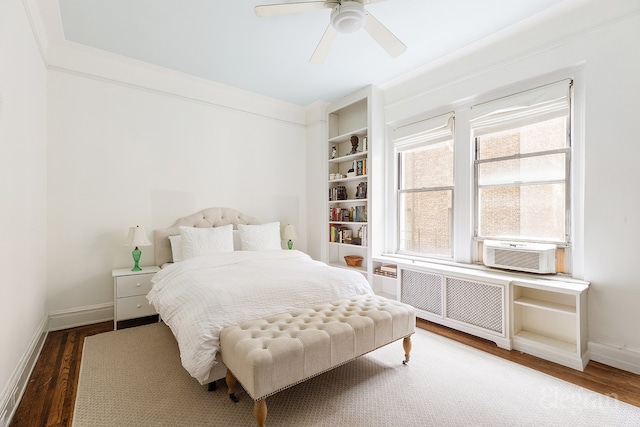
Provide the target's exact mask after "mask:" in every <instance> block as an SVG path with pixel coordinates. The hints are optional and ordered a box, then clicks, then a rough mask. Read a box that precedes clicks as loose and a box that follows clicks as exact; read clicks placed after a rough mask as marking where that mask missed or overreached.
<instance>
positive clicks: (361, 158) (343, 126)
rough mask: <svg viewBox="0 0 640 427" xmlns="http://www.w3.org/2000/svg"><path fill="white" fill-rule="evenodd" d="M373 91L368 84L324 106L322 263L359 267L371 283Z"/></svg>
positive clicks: (377, 136)
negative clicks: (356, 260)
mask: <svg viewBox="0 0 640 427" xmlns="http://www.w3.org/2000/svg"><path fill="white" fill-rule="evenodd" d="M376 92H377V90H376V89H375V88H373V87H369V88H366V89H364V90H361V91H358V92H357V93H355V94H353V95H351V96H349V97H346V98H344V99H342V100H340V101H338V102H336V103H334V104H332V105H330V106H329V107H328V108H327V134H328V135H327V145H326V165H327V167H326V178H325V179H326V182H327V186H326V193H325V201H326V205H325V206H326V214H325V215H326V222H325V230H326V234H325V237H324V241H325V244H324V261H325V262H326V263H328V264H329V265H332V266H336V267H341V268H350V269H355V270H357V271H360V272H361V273H362V274H364V275H365V276H366V277H367V278H368V279H369V281H370V282H371V280H372V277H371V273H372V270H371V236H372V234H373V233H374V231H373V230H372V227H371V224H372V222H371V221H370V219H371V206H372V192H371V183H372V179H371V177H372V175H373V173H374V172H373V169H374V165H373V163H372V156H371V153H372V147H373V146H374V145H375V144H381V143H382V141H381V140H380V138H381V133H378V132H376V128H375V127H374V126H373V125H372V123H373V122H374V118H375V116H376V114H375V112H374V110H375V109H376V108H377V101H376V96H377V93H376ZM378 122H379V123H382V121H380V120H378ZM345 257H360V258H361V259H362V260H361V261H360V262H359V265H349V264H348V263H347V261H346V260H345Z"/></svg>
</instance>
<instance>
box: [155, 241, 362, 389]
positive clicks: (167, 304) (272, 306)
mask: <svg viewBox="0 0 640 427" xmlns="http://www.w3.org/2000/svg"><path fill="white" fill-rule="evenodd" d="M152 282H153V288H152V289H151V291H150V292H149V294H147V299H148V300H149V302H150V303H151V304H153V306H154V307H155V309H156V311H157V312H158V313H160V316H161V317H162V320H163V321H164V322H165V323H166V324H167V325H168V326H169V327H170V328H171V330H172V331H173V334H174V335H175V337H176V340H177V341H178V346H179V348H180V358H181V359H182V365H183V366H184V368H185V369H186V370H187V371H188V372H189V374H191V376H193V377H194V378H195V379H197V380H198V381H199V382H200V383H201V384H204V382H206V380H207V378H208V374H209V371H210V370H211V368H212V367H213V365H214V364H215V363H217V362H216V361H215V356H216V352H217V351H219V344H220V340H219V336H220V331H222V329H224V328H225V327H227V326H232V325H236V324H238V323H242V322H244V321H247V320H253V319H260V318H263V317H267V316H270V315H273V314H279V313H283V312H286V311H291V310H293V309H296V308H305V307H310V306H312V305H316V304H319V303H324V302H330V301H335V300H338V299H341V298H347V297H350V296H354V295H363V294H371V293H373V290H372V289H371V286H370V285H369V283H368V282H367V280H366V279H365V278H364V276H363V275H362V274H361V273H358V272H357V271H350V270H346V269H340V268H334V267H329V266H327V265H326V264H324V263H321V262H318V261H314V260H312V259H311V257H309V256H308V255H306V254H304V253H303V252H300V251H296V250H286V251H260V252H256V251H235V252H225V253H218V254H216V255H215V256H211V257H196V258H190V259H187V260H185V261H182V262H179V263H175V264H172V265H169V266H167V267H166V268H164V269H162V270H161V271H160V272H158V273H157V274H156V275H155V276H154V277H153V279H152Z"/></svg>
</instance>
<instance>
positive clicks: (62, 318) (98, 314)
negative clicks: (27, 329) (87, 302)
mask: <svg viewBox="0 0 640 427" xmlns="http://www.w3.org/2000/svg"><path fill="white" fill-rule="evenodd" d="M108 320H113V303H105V304H97V305H91V306H87V307H77V308H73V309H70V310H60V311H54V312H51V313H49V330H50V331H58V330H60V329H68V328H75V327H76V326H84V325H90V324H92V323H100V322H106V321H108Z"/></svg>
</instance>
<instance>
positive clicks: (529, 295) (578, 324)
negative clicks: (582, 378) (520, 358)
mask: <svg viewBox="0 0 640 427" xmlns="http://www.w3.org/2000/svg"><path fill="white" fill-rule="evenodd" d="M587 289H588V284H586V283H572V282H563V281H548V280H529V281H523V280H514V281H512V282H511V299H512V315H511V332H512V342H513V348H514V349H516V350H520V351H522V352H525V353H528V354H533V355H534V356H538V357H541V358H543V359H547V360H551V361H553V362H556V363H560V364H562V365H566V366H570V367H572V368H575V369H578V370H583V369H584V367H585V366H586V364H587V362H588V361H589V358H588V357H587Z"/></svg>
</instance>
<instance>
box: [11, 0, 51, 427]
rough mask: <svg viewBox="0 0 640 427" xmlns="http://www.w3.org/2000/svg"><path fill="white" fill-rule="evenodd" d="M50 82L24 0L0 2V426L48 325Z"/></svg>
mask: <svg viewBox="0 0 640 427" xmlns="http://www.w3.org/2000/svg"><path fill="white" fill-rule="evenodd" d="M46 83H47V76H46V68H45V64H44V62H43V59H42V58H41V56H40V53H39V49H38V46H37V44H36V43H35V41H34V37H33V35H32V33H31V29H30V26H29V23H28V18H27V15H26V14H25V10H24V8H23V6H22V3H21V2H20V1H15V0H12V1H2V2H0V200H1V202H0V229H1V231H0V235H1V236H2V237H1V238H0V277H1V278H2V279H1V280H0V343H2V344H1V347H2V350H0V425H2V423H3V419H2V414H1V412H2V411H3V410H4V409H5V408H6V409H7V410H8V411H9V412H11V410H12V407H13V406H14V405H12V402H9V399H10V398H11V397H12V396H11V392H12V390H13V387H14V385H15V384H16V383H17V382H18V381H19V379H20V376H21V375H23V372H21V369H24V367H25V366H26V364H27V361H26V360H24V357H23V356H24V355H25V354H26V353H28V349H30V348H33V347H34V346H35V345H36V344H37V342H34V340H35V341H38V339H39V338H40V335H41V333H42V331H43V330H44V327H45V326H46V313H45V297H46V282H45V278H46V225H47V222H46V221H47V217H46V208H47V205H46V171H47V165H46ZM26 375H28V372H26ZM18 397H19V396H18Z"/></svg>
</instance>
